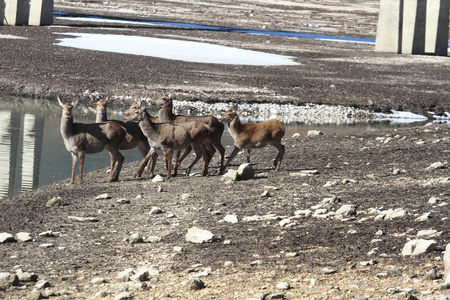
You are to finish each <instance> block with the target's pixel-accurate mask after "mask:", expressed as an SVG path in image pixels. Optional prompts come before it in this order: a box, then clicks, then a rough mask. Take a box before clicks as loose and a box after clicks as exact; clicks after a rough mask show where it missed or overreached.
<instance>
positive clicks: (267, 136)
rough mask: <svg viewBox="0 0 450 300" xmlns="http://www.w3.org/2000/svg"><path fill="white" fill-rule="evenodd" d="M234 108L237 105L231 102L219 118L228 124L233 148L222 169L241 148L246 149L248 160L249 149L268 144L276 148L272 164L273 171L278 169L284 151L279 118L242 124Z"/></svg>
mask: <svg viewBox="0 0 450 300" xmlns="http://www.w3.org/2000/svg"><path fill="white" fill-rule="evenodd" d="M236 110H237V105H236V104H232V106H231V108H230V109H229V110H228V111H227V112H225V113H224V114H223V116H222V117H221V118H220V119H219V120H220V121H221V122H224V123H226V124H228V130H229V132H230V134H231V136H232V137H233V139H234V149H233V152H232V153H231V155H230V157H229V158H228V160H227V162H226V164H225V167H224V170H225V169H226V167H227V166H228V165H229V164H230V163H231V161H232V160H233V158H234V157H235V156H236V154H238V152H239V151H240V150H241V149H247V162H250V149H253V148H262V147H265V146H266V145H269V144H270V145H272V146H274V147H275V148H277V149H278V155H277V157H276V158H275V161H274V166H275V171H279V170H280V164H281V161H282V160H283V156H284V151H285V150H284V148H285V147H284V145H282V144H281V139H282V138H283V136H284V132H285V128H284V125H283V124H282V123H281V122H280V120H269V121H265V122H262V123H255V124H242V123H241V121H240V120H239V116H238V115H237V113H236Z"/></svg>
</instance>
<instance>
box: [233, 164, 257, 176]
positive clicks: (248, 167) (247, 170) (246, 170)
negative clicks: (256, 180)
mask: <svg viewBox="0 0 450 300" xmlns="http://www.w3.org/2000/svg"><path fill="white" fill-rule="evenodd" d="M237 173H238V177H239V179H240V180H249V179H252V178H253V177H254V176H255V171H253V168H252V164H250V163H247V164H242V165H240V166H239V168H238V171H237Z"/></svg>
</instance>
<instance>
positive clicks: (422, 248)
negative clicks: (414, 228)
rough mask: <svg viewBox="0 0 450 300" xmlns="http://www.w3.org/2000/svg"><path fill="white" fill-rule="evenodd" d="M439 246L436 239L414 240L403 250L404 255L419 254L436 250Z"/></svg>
mask: <svg viewBox="0 0 450 300" xmlns="http://www.w3.org/2000/svg"><path fill="white" fill-rule="evenodd" d="M436 246H437V242H436V241H434V240H424V239H419V240H412V241H409V242H407V243H406V244H405V246H404V247H403V250H402V255H403V256H409V255H419V254H422V253H427V252H430V251H432V250H434V249H435V248H436Z"/></svg>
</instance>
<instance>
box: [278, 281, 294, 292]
mask: <svg viewBox="0 0 450 300" xmlns="http://www.w3.org/2000/svg"><path fill="white" fill-rule="evenodd" d="M290 288H291V285H290V284H289V283H288V282H280V283H278V284H277V286H276V289H277V290H279V291H285V290H288V289H290Z"/></svg>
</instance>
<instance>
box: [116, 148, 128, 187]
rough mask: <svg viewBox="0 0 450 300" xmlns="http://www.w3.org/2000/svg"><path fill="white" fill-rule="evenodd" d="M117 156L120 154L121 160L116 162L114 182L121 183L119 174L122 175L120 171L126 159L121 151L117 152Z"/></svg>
mask: <svg viewBox="0 0 450 300" xmlns="http://www.w3.org/2000/svg"><path fill="white" fill-rule="evenodd" d="M117 154H119V159H118V160H117V162H116V164H117V166H116V168H117V170H116V172H115V176H114V181H119V174H120V171H121V170H122V166H123V162H124V161H125V157H124V156H123V155H122V154H121V153H120V152H119V151H117Z"/></svg>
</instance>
